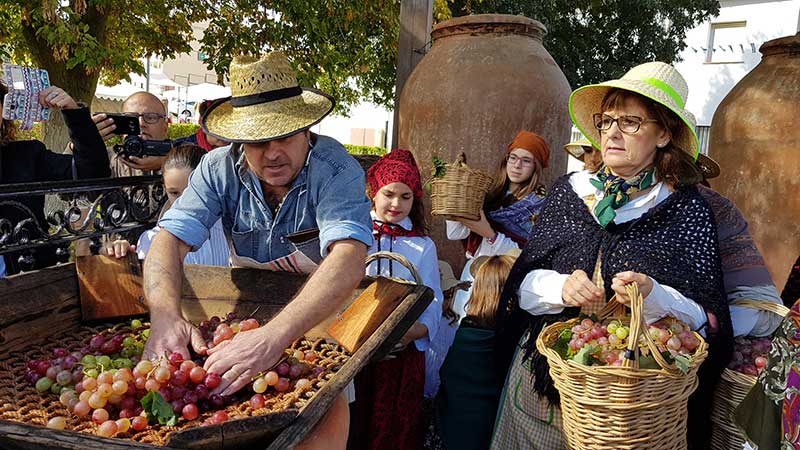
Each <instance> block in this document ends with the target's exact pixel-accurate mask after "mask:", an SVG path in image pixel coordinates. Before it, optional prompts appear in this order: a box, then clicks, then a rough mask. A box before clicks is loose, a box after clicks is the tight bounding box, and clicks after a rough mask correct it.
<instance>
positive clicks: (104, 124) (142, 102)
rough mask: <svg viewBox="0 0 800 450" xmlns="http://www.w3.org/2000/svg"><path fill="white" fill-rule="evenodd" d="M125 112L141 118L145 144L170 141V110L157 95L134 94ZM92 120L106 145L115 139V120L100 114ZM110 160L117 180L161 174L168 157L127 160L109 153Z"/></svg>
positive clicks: (140, 123)
mask: <svg viewBox="0 0 800 450" xmlns="http://www.w3.org/2000/svg"><path fill="white" fill-rule="evenodd" d="M122 112H123V114H132V115H138V116H139V128H140V129H141V133H140V134H139V137H141V138H142V139H143V140H148V141H165V140H166V139H167V137H168V134H167V110H166V108H164V104H163V103H162V102H161V100H160V99H159V98H158V97H156V96H155V95H153V94H151V93H149V92H144V91H142V92H136V93H135V94H132V95H131V96H130V97H128V98H126V99H125V101H124V102H123V103H122ZM92 120H94V123H95V124H96V125H97V129H98V131H100V136H102V137H103V140H104V141H108V140H109V139H111V138H112V137H114V135H115V133H114V131H115V130H116V128H117V126H116V125H115V124H114V120H113V119H112V118H110V117H108V116H107V115H106V114H103V113H100V114H95V115H94V116H92ZM108 156H109V159H110V160H111V171H112V173H113V175H114V176H116V177H130V176H137V175H143V174H144V172H154V171H159V170H161V165H162V164H164V160H165V159H166V156H145V157H142V158H139V157H136V156H131V157H130V158H128V159H126V158H122V157H117V156H116V155H115V154H114V152H113V150H110V149H109V154H108Z"/></svg>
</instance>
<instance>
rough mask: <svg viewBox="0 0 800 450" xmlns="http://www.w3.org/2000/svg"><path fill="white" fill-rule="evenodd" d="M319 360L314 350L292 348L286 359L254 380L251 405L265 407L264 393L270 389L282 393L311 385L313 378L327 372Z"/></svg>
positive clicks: (256, 407)
mask: <svg viewBox="0 0 800 450" xmlns="http://www.w3.org/2000/svg"><path fill="white" fill-rule="evenodd" d="M317 360H319V355H318V354H317V352H315V351H313V350H309V351H306V352H303V351H301V350H290V351H289V352H288V354H287V358H286V360H285V361H282V362H280V363H279V364H278V365H277V366H276V367H275V368H274V369H273V370H270V371H268V372H266V373H264V374H263V375H259V376H257V377H256V379H255V380H253V385H252V388H253V392H255V395H253V396H252V397H251V398H250V406H252V407H253V409H259V408H263V407H264V405H265V403H266V397H265V396H264V393H266V392H267V391H268V390H270V392H272V391H274V392H276V393H281V392H287V391H289V390H292V389H300V390H303V389H306V388H308V387H310V386H311V383H312V381H311V380H313V379H316V378H319V377H320V376H321V375H323V374H324V373H325V372H326V370H325V368H324V367H321V366H318V365H315V364H314V363H315V362H317ZM270 388H271V389H270Z"/></svg>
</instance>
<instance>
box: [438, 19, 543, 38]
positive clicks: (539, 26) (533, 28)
mask: <svg viewBox="0 0 800 450" xmlns="http://www.w3.org/2000/svg"><path fill="white" fill-rule="evenodd" d="M486 25H499V26H502V25H507V26H510V27H520V28H522V29H526V30H528V33H522V34H529V35H532V36H537V37H540V38H541V37H544V35H546V34H547V27H545V26H544V24H543V23H542V22H539V21H538V20H535V19H531V18H530V17H525V16H519V15H513V14H475V15H470V16H462V17H454V18H452V19H450V20H446V21H444V22H441V23H438V24H436V25H434V26H433V29H432V30H431V37H433V38H434V39H435V38H437V37H443V36H448V35H451V34H465V33H466V32H464V33H460V32H453V31H455V30H452V29H455V28H458V27H466V28H476V29H475V30H470V31H469V33H480V32H481V30H480V29H479V28H480V27H482V26H486ZM486 32H492V31H490V30H487V31H486Z"/></svg>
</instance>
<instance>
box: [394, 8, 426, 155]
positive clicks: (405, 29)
mask: <svg viewBox="0 0 800 450" xmlns="http://www.w3.org/2000/svg"><path fill="white" fill-rule="evenodd" d="M432 23H433V0H402V1H401V2H400V37H399V40H398V45H397V80H396V81H395V90H394V123H393V124H392V148H397V138H398V134H399V132H398V130H399V124H400V120H399V117H400V115H399V112H400V105H399V103H400V93H401V92H403V86H405V84H406V80H408V77H409V76H410V75H411V72H412V71H413V70H414V67H416V66H417V63H419V61H420V60H421V59H422V57H423V56H425V54H424V51H425V48H426V44H427V43H428V41H429V40H430V37H431V25H432Z"/></svg>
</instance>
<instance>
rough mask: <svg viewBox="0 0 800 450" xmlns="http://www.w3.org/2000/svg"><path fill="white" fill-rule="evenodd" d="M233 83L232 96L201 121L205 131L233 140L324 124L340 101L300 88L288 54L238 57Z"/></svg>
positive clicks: (249, 140)
mask: <svg viewBox="0 0 800 450" xmlns="http://www.w3.org/2000/svg"><path fill="white" fill-rule="evenodd" d="M230 86H231V94H232V96H231V97H230V98H228V99H223V100H222V101H219V102H217V103H215V104H214V105H213V106H211V107H210V108H209V109H208V111H206V113H205V115H204V116H203V120H202V123H203V131H205V132H206V133H208V134H210V135H212V136H214V137H217V138H219V139H223V140H226V141H228V142H240V143H256V142H266V141H271V140H275V139H281V138H284V137H287V136H291V135H292V134H295V133H297V132H298V131H300V130H304V129H306V128H309V127H311V126H312V125H315V124H317V123H319V121H321V120H322V119H323V118H324V117H325V116H327V115H328V114H329V113H330V112H331V111H332V110H333V106H334V104H335V102H334V100H333V98H332V97H331V96H330V95H328V94H325V93H323V92H320V91H318V90H316V89H311V88H304V87H300V86H299V85H298V83H297V76H296V75H295V72H294V70H293V69H292V67H291V65H290V64H289V59H288V58H287V57H286V55H285V54H284V53H283V52H270V53H268V54H266V55H264V56H263V57H261V58H256V57H252V56H238V57H236V58H234V59H233V62H231V67H230Z"/></svg>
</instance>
